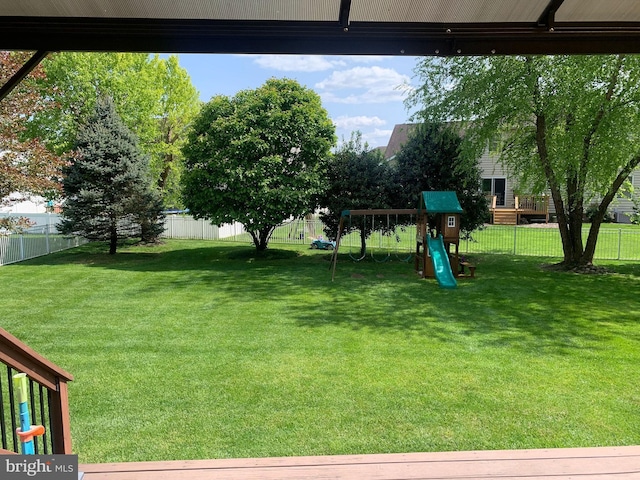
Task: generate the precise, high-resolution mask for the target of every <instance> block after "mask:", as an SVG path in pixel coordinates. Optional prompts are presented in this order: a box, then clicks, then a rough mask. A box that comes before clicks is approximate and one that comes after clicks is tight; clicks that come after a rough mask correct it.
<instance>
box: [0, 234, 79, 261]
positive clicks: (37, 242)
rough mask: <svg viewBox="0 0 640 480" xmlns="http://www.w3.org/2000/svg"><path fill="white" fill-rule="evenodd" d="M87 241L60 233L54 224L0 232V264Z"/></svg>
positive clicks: (56, 250) (52, 251)
mask: <svg viewBox="0 0 640 480" xmlns="http://www.w3.org/2000/svg"><path fill="white" fill-rule="evenodd" d="M84 243H87V240H86V239H84V238H82V237H77V236H68V235H62V234H61V233H59V232H58V231H57V229H56V226H55V224H50V225H38V226H35V227H31V228H28V229H26V230H25V231H24V232H23V233H5V234H0V265H7V264H9V263H16V262H21V261H23V260H28V259H30V258H35V257H41V256H43V255H48V254H50V253H54V252H59V251H61V250H66V249H68V248H73V247H77V246H80V245H82V244H84Z"/></svg>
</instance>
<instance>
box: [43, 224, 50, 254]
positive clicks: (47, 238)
mask: <svg viewBox="0 0 640 480" xmlns="http://www.w3.org/2000/svg"><path fill="white" fill-rule="evenodd" d="M44 234H45V239H46V244H47V255H49V254H50V253H51V246H50V245H49V224H48V223H47V225H46V227H45V231H44Z"/></svg>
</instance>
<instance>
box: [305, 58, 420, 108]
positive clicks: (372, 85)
mask: <svg viewBox="0 0 640 480" xmlns="http://www.w3.org/2000/svg"><path fill="white" fill-rule="evenodd" d="M409 84H410V78H409V76H407V75H403V74H401V73H398V72H397V71H396V70H393V69H391V68H382V67H379V66H373V67H354V68H351V69H349V70H340V71H335V72H333V73H332V74H331V75H330V76H329V77H328V78H326V79H324V80H322V81H321V82H318V83H316V85H315V88H317V89H318V90H320V95H321V96H322V100H323V101H324V102H334V103H344V104H357V103H387V102H401V101H403V100H404V99H405V98H406V94H407V91H408V90H409V89H410V88H411V87H409ZM345 91H346V92H345Z"/></svg>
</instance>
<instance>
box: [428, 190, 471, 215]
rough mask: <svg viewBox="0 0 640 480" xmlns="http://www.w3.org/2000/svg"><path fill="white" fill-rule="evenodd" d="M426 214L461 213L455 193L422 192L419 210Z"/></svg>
mask: <svg viewBox="0 0 640 480" xmlns="http://www.w3.org/2000/svg"><path fill="white" fill-rule="evenodd" d="M422 208H424V209H425V210H426V211H427V213H462V207H461V206H460V202H459V201H458V196H457V195H456V192H453V191H447V192H422V195H421V199H420V209H422Z"/></svg>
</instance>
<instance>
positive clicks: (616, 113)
mask: <svg viewBox="0 0 640 480" xmlns="http://www.w3.org/2000/svg"><path fill="white" fill-rule="evenodd" d="M416 73H417V75H418V77H419V78H421V81H422V82H423V85H422V86H421V88H419V89H417V90H416V91H415V93H414V95H413V96H412V98H411V100H410V102H411V103H412V104H414V105H421V112H420V116H421V117H422V118H423V119H424V120H426V121H429V122H445V121H457V122H460V126H461V130H462V131H463V132H464V136H463V138H464V141H463V145H462V147H463V153H464V154H466V155H468V156H471V157H475V158H478V157H479V156H480V154H481V153H482V151H483V150H484V149H485V148H487V145H488V144H489V142H490V141H491V140H495V139H499V141H500V142H501V145H502V146H501V148H500V151H499V154H500V160H501V161H502V162H503V163H504V164H505V165H506V166H507V167H509V169H510V171H511V172H512V173H514V174H515V175H516V176H517V177H518V178H519V179H520V188H521V189H524V188H528V189H531V191H532V193H541V192H543V191H545V190H546V189H549V190H550V191H551V195H552V198H553V201H554V204H555V208H556V213H557V216H558V224H559V229H560V234H561V238H562V244H563V249H564V261H563V264H564V265H565V266H567V267H573V266H579V265H587V264H590V263H592V261H593V255H594V252H595V247H596V242H597V238H598V233H599V230H600V224H601V222H602V219H603V218H604V215H605V214H606V211H607V208H608V207H609V205H611V202H612V201H613V200H614V198H615V197H616V194H617V193H618V192H619V190H620V188H621V186H622V185H623V184H624V183H625V181H626V179H627V177H628V176H629V174H630V173H631V172H632V171H633V169H634V168H635V167H636V166H637V165H638V164H639V163H640V142H639V141H638V140H639V136H640V115H639V109H640V89H638V88H637V85H638V83H639V81H640V57H639V56H624V55H618V56H553V57H552V56H513V57H506V56H505V57H501V56H492V57H451V58H447V59H425V60H423V61H421V62H420V64H419V65H418V67H417V68H416ZM591 202H594V203H596V205H597V213H596V215H595V216H594V218H593V222H592V224H591V227H590V230H589V236H588V238H587V241H586V243H583V239H582V220H583V214H584V210H585V205H587V204H588V203H591Z"/></svg>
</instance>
